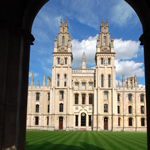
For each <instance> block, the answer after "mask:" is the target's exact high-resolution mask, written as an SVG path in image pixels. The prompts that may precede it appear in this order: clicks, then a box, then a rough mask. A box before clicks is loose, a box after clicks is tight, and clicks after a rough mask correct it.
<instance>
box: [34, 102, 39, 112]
mask: <svg viewBox="0 0 150 150" xmlns="http://www.w3.org/2000/svg"><path fill="white" fill-rule="evenodd" d="M35 112H36V113H39V105H38V104H37V105H36V106H35Z"/></svg>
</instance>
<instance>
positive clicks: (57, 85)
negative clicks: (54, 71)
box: [57, 74, 59, 86]
mask: <svg viewBox="0 0 150 150" xmlns="http://www.w3.org/2000/svg"><path fill="white" fill-rule="evenodd" d="M57 86H59V74H58V75H57Z"/></svg>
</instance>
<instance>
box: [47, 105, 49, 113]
mask: <svg viewBox="0 0 150 150" xmlns="http://www.w3.org/2000/svg"><path fill="white" fill-rule="evenodd" d="M47 112H48V113H49V105H47Z"/></svg>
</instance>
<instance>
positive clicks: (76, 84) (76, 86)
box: [75, 82, 79, 90]
mask: <svg viewBox="0 0 150 150" xmlns="http://www.w3.org/2000/svg"><path fill="white" fill-rule="evenodd" d="M78 89H79V83H78V82H76V83H75V90H78Z"/></svg>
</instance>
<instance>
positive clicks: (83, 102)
mask: <svg viewBox="0 0 150 150" xmlns="http://www.w3.org/2000/svg"><path fill="white" fill-rule="evenodd" d="M82 104H85V94H82Z"/></svg>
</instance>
